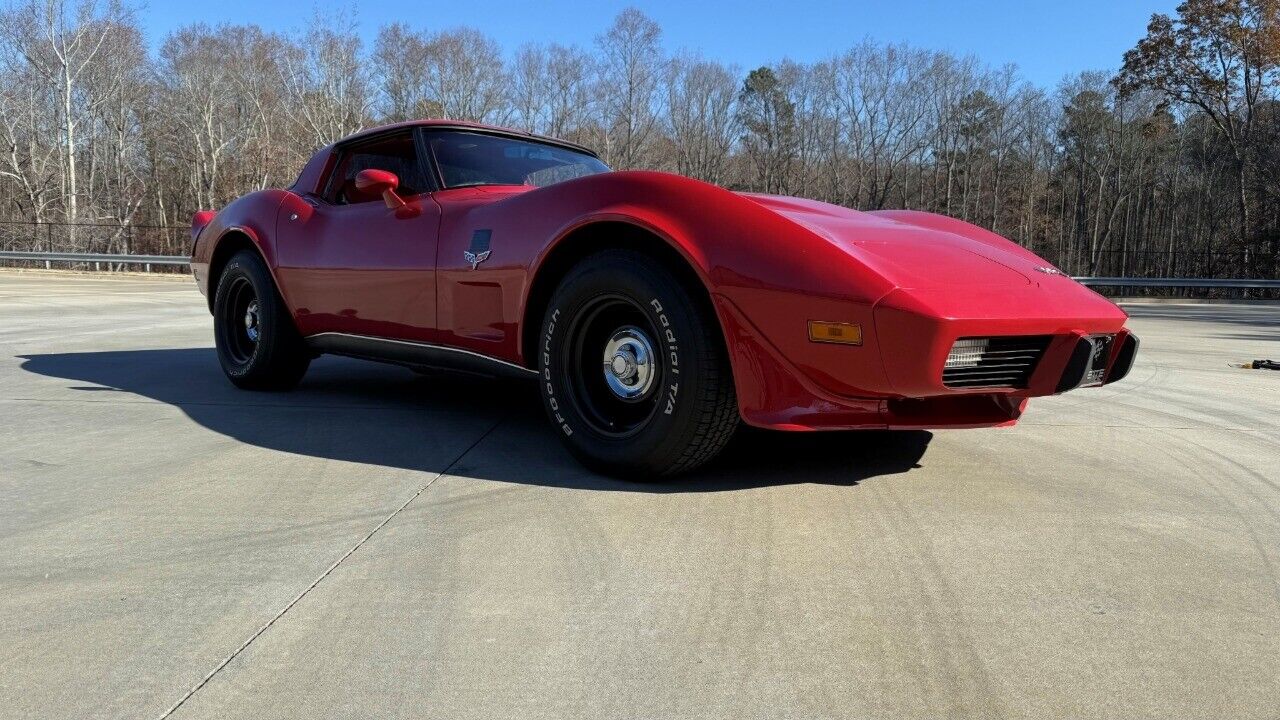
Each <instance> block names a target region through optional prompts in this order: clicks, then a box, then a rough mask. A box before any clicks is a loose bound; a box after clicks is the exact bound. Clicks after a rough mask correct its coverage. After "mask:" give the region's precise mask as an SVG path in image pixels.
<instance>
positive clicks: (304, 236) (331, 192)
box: [191, 121, 1138, 478]
mask: <svg viewBox="0 0 1280 720" xmlns="http://www.w3.org/2000/svg"><path fill="white" fill-rule="evenodd" d="M192 235H193V237H194V247H193V248H192V253H191V254H192V258H191V267H192V269H193V271H194V274H195V277H196V280H197V282H198V283H199V286H200V289H201V291H202V292H204V293H205V295H206V296H207V297H208V298H209V308H210V310H211V311H212V313H213V318H214V331H215V335H214V337H215V339H216V344H217V352H218V358H219V360H220V361H221V363H222V367H223V369H224V370H225V371H226V374H227V376H228V377H229V378H230V379H231V381H232V382H233V383H235V384H236V385H238V386H240V387H243V388H252V389H260V390H279V389H286V388H290V387H292V386H293V385H295V384H296V383H297V382H298V381H299V379H300V378H301V377H302V375H303V373H304V372H306V369H307V365H308V364H309V363H310V362H311V360H312V358H315V357H317V356H318V355H320V354H321V353H335V354H341V355H349V356H355V357H360V358H368V359H371V360H380V361H385V362H391V363H398V364H401V365H406V366H409V367H413V368H428V367H430V368H438V367H449V368H454V369H461V370H467V371H472V372H480V373H486V374H490V375H493V374H511V375H516V376H521V377H529V378H533V379H536V381H537V383H538V385H539V386H540V388H541V394H542V398H543V402H544V404H545V406H546V411H547V415H548V417H550V419H551V421H552V423H553V424H554V425H555V426H556V428H557V434H558V435H560V436H561V437H562V438H563V439H564V441H565V442H566V443H567V444H568V446H569V448H570V450H572V451H573V453H574V454H575V455H576V456H577V457H578V458H580V459H581V460H582V461H583V462H585V463H586V464H587V465H588V466H590V467H592V468H596V469H599V470H602V471H605V472H609V473H613V474H619V475H626V476H630V477H638V478H651V477H657V476H663V475H669V474H672V473H678V472H681V471H686V470H689V469H691V468H694V467H696V466H698V465H700V464H702V463H704V462H706V461H708V460H710V459H711V458H712V457H714V456H715V455H716V453H717V452H718V451H719V450H720V449H721V448H722V447H723V446H724V445H725V443H726V442H727V441H728V440H729V437H730V436H731V435H732V434H733V431H734V429H735V428H736V427H737V426H738V423H739V422H740V421H742V422H746V423H747V424H749V425H754V426H757V427H763V428H774V429H778V430H829V429H853V428H957V427H984V426H993V425H1007V424H1012V423H1013V422H1015V421H1016V420H1017V419H1018V417H1019V416H1020V415H1021V414H1022V411H1023V409H1024V408H1025V407H1026V404H1027V399H1028V398H1031V397H1035V396H1038V395H1052V394H1055V393H1061V392H1065V391H1067V390H1072V389H1074V388H1079V387H1088V386H1095V385H1102V384H1105V383H1111V382H1115V381H1117V380H1119V379H1121V378H1122V377H1124V376H1125V374H1126V373H1127V372H1128V371H1129V368H1130V367H1131V366H1132V364H1133V360H1134V355H1135V352H1136V350H1137V344H1138V343H1137V338H1136V337H1134V336H1133V335H1131V334H1130V333H1129V332H1128V331H1127V330H1125V328H1124V323H1125V319H1126V317H1127V316H1126V315H1125V313H1124V312H1123V311H1122V310H1121V309H1120V308H1118V307H1116V305H1115V304H1113V303H1111V302H1110V301H1108V300H1107V299H1105V298H1103V297H1101V296H1099V295H1098V294H1096V293H1094V292H1093V291H1091V290H1089V289H1087V288H1085V287H1083V286H1081V285H1079V284H1077V283H1076V282H1075V281H1073V280H1072V279H1071V278H1069V277H1065V276H1064V275H1063V274H1062V273H1061V272H1060V271H1059V270H1057V269H1056V268H1054V267H1053V266H1052V265H1050V264H1049V263H1047V262H1045V261H1044V260H1042V259H1041V258H1039V257H1037V256H1036V255H1034V254H1033V253H1031V252H1029V251H1027V250H1026V249H1024V248H1022V247H1020V246H1018V245H1016V244H1014V243H1012V242H1010V241H1008V240H1005V239H1004V238H1001V237H999V236H997V235H995V234H993V233H990V232H987V231H986V230H983V229H981V228H978V227H975V226H973V225H969V224H967V223H964V222H961V221H959V220H953V219H950V218H947V217H942V216H939V215H932V214H928V213H923V212H912V211H883V212H857V211H854V210H850V209H847V208H843V207H837V206H834V205H828V204H825V203H821V202H814V201H810V200H802V199H797V198H790V197H777V196H768V195H753V194H747V193H736V192H730V191H729V190H725V189H723V188H720V187H717V186H715V185H710V184H707V183H704V182H700V181H697V180H692V179H689V178H685V177H680V176H677V175H670V174H665V173H658V172H611V171H610V170H609V168H608V167H607V166H605V164H604V163H603V162H601V161H600V159H599V158H598V157H597V156H596V155H595V153H593V152H592V151H591V150H588V149H586V148H583V147H580V146H578V145H575V144H572V143H568V142H563V141H560V140H554V139H550V138H544V137H537V136H533V135H529V134H525V133H521V132H516V131H512V130H504V129H499V128H493V127H486V126H482V125H474V124H468V123H461V122H452V121H449V122H446V121H422V122H409V123H401V124H397V125H390V126H386V127H380V128H375V129H372V130H368V131H365V132H361V133H358V134H356V135H353V136H351V137H349V138H346V139H344V140H342V141H340V142H338V143H335V144H334V145H332V146H329V147H326V148H324V149H322V150H320V151H319V152H317V153H316V154H315V156H314V157H313V158H312V159H311V161H310V162H308V163H307V165H306V167H304V168H303V169H302V173H301V175H299V176H298V179H297V181H296V182H295V183H294V184H293V186H292V187H290V188H288V189H286V190H263V191H259V192H254V193H251V194H249V195H246V196H244V197H242V198H240V199H238V200H236V201H235V202H233V203H231V204H230V205H228V206H227V207H226V208H224V209H223V210H221V211H219V212H217V213H216V214H215V213H214V212H211V211H203V212H200V213H197V214H196V216H195V218H194V220H193V223H192Z"/></svg>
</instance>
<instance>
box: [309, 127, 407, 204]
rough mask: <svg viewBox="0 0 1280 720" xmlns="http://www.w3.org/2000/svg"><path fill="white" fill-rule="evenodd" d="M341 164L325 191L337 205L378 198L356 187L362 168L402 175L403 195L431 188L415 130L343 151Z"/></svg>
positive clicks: (339, 160) (400, 176)
mask: <svg viewBox="0 0 1280 720" xmlns="http://www.w3.org/2000/svg"><path fill="white" fill-rule="evenodd" d="M340 152H341V155H340V156H339V158H338V164H337V166H336V167H335V168H334V170H333V177H331V178H330V180H329V185H328V190H327V192H326V193H325V197H326V199H328V200H329V202H332V203H336V204H338V205H350V204H353V203H362V202H370V201H373V200H378V199H379V196H378V195H376V194H371V193H365V192H361V191H360V190H358V189H356V174H357V173H359V172H360V171H361V170H369V169H374V170H386V171H388V172H393V173H395V174H396V177H398V178H400V189H399V190H398V192H399V194H400V196H401V197H409V196H411V195H417V194H419V193H422V192H426V191H427V190H428V189H429V184H428V181H427V174H426V172H425V171H424V169H423V167H422V165H421V163H419V162H418V151H417V148H416V147H414V143H413V133H412V132H411V131H409V132H403V133H396V134H395V135H388V136H384V137H380V138H378V139H376V140H372V141H369V142H365V143H360V144H358V145H352V146H350V147H347V148H345V149H342V150H340Z"/></svg>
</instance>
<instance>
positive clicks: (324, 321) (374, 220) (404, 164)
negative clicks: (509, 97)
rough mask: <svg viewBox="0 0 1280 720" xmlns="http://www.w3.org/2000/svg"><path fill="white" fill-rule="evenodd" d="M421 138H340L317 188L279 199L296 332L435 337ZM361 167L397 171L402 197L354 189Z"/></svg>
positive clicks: (433, 231) (435, 217)
mask: <svg viewBox="0 0 1280 720" xmlns="http://www.w3.org/2000/svg"><path fill="white" fill-rule="evenodd" d="M418 143H419V140H418V136H417V133H416V132H415V131H414V130H413V129H412V128H409V129H404V130H400V131H395V132H391V133H386V134H381V135H378V136H376V137H373V138H362V139H360V140H358V141H355V142H353V143H351V144H349V145H345V146H339V147H338V148H337V149H335V153H336V158H335V160H334V161H333V162H331V163H330V167H331V171H330V175H329V178H328V180H327V181H326V182H324V183H323V184H322V185H321V187H323V188H324V191H323V194H320V195H312V194H306V195H292V194H291V195H290V196H289V197H288V198H286V200H285V202H284V204H283V205H282V206H281V208H280V213H279V216H278V218H277V223H276V226H277V227H276V256H277V261H278V268H277V273H278V276H279V280H280V284H281V287H282V290H283V292H284V293H285V296H286V297H287V298H288V300H289V303H290V305H292V306H293V308H294V312H295V316H296V318H297V322H298V329H299V330H300V331H301V332H302V334H303V335H317V334H319V333H345V334H350V335H361V336H371V337H379V338H392V339H401V340H415V341H420V342H431V341H433V340H434V338H435V329H436V282H435V260H436V244H437V240H438V233H439V226H440V208H439V205H437V204H436V202H435V201H434V200H433V199H432V198H431V190H433V189H434V187H435V184H434V180H433V179H432V177H433V176H432V174H431V173H430V172H429V171H428V167H427V166H426V164H425V162H424V154H423V152H422V151H421V148H420V147H419V144H418ZM366 169H377V170H385V171H388V172H392V173H394V174H395V175H396V176H397V178H399V183H400V189H399V191H398V194H399V195H400V196H401V198H403V199H404V201H405V205H404V206H403V207H400V208H390V207H388V206H387V203H386V202H384V200H383V198H382V197H381V196H379V195H374V194H371V193H368V192H364V191H361V190H359V189H358V188H356V185H355V177H356V174H357V173H359V172H360V171H361V170H366Z"/></svg>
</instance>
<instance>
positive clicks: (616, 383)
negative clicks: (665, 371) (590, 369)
mask: <svg viewBox="0 0 1280 720" xmlns="http://www.w3.org/2000/svg"><path fill="white" fill-rule="evenodd" d="M654 361H655V358H654V353H653V343H652V342H651V341H650V340H649V337H648V335H646V334H645V333H644V332H643V331H641V330H640V329H639V328H637V327H632V326H627V327H624V328H622V329H620V330H618V331H617V332H615V333H614V334H613V337H611V338H609V341H608V342H607V343H605V348H604V379H605V383H606V384H607V385H608V386H609V389H610V390H611V391H613V394H614V395H616V396H617V397H618V398H620V399H622V400H624V401H627V402H639V401H640V400H642V399H644V398H645V397H646V396H647V394H648V392H649V390H650V389H651V388H652V387H653V383H654V378H655V377H656V375H657V363H656V362H654Z"/></svg>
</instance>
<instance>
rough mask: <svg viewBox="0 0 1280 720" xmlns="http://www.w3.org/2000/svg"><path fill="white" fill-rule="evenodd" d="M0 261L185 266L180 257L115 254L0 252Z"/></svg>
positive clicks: (184, 260)
mask: <svg viewBox="0 0 1280 720" xmlns="http://www.w3.org/2000/svg"><path fill="white" fill-rule="evenodd" d="M0 260H40V261H43V262H46V263H49V262H73V263H78V262H92V263H123V264H126V265H187V264H189V263H190V262H191V259H190V258H185V257H182V256H181V255H118V254H116V253H59V252H20V251H14V250H0Z"/></svg>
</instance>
